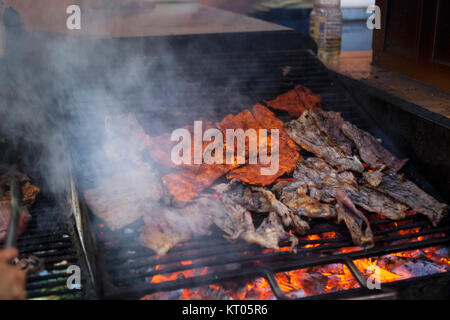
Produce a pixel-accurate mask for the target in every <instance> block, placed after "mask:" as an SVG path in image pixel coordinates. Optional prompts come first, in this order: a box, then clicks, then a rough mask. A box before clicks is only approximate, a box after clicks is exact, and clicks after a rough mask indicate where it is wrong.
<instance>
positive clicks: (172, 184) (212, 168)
mask: <svg viewBox="0 0 450 320" xmlns="http://www.w3.org/2000/svg"><path fill="white" fill-rule="evenodd" d="M233 167H235V165H225V164H206V163H202V164H201V165H200V168H199V170H198V172H194V171H191V170H180V171H178V172H172V173H169V174H167V175H165V176H163V177H162V178H161V179H162V182H163V184H164V187H165V190H166V194H167V197H166V198H167V199H166V203H169V204H170V203H172V204H176V205H184V204H186V202H188V201H191V200H192V199H193V198H195V197H198V196H199V195H200V193H201V192H202V191H203V190H205V189H206V188H208V187H209V186H211V185H212V184H213V183H214V181H215V180H217V179H218V178H220V177H221V176H223V175H224V174H225V173H227V172H228V171H230V169H232V168H233Z"/></svg>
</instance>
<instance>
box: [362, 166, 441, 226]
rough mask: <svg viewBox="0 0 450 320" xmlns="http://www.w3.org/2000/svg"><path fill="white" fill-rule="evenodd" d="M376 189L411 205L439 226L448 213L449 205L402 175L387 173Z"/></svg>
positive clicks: (434, 224)
mask: <svg viewBox="0 0 450 320" xmlns="http://www.w3.org/2000/svg"><path fill="white" fill-rule="evenodd" d="M370 187H371V186H370ZM372 188H374V187H372ZM374 189H375V190H377V191H380V192H382V193H384V194H387V195H389V196H390V197H392V198H394V199H396V200H398V201H400V202H402V203H404V204H406V205H408V206H410V207H411V209H413V210H415V211H417V212H419V213H421V214H423V215H425V216H427V217H428V219H430V221H431V223H432V224H433V226H437V225H438V224H439V222H440V221H441V220H442V219H443V218H444V217H445V216H446V215H447V213H448V208H449V207H448V205H447V204H444V203H439V202H438V201H437V200H436V199H434V198H433V197H432V196H430V195H429V194H427V193H425V191H423V190H422V189H420V188H419V187H418V186H417V185H415V184H414V183H413V182H411V181H409V180H406V179H404V178H403V176H401V175H397V174H389V175H385V176H384V177H383V180H382V182H381V183H380V184H379V186H378V187H376V188H374Z"/></svg>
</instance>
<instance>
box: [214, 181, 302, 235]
mask: <svg viewBox="0 0 450 320" xmlns="http://www.w3.org/2000/svg"><path fill="white" fill-rule="evenodd" d="M213 189H214V190H216V191H217V192H219V193H221V194H222V195H223V197H224V198H223V199H231V200H232V201H233V202H235V203H238V204H239V205H240V206H242V207H243V208H245V209H246V210H250V211H253V212H260V213H261V212H276V213H277V214H278V215H279V216H280V218H281V221H282V222H283V225H284V226H285V227H287V228H293V229H294V230H296V231H297V233H299V234H305V233H306V232H307V231H308V230H309V225H308V223H307V222H306V221H304V220H302V219H300V218H299V217H298V216H296V215H295V214H293V212H292V211H291V210H290V209H289V208H288V207H287V206H286V205H284V204H283V203H282V202H280V201H279V200H278V199H277V198H276V197H275V194H273V193H272V192H271V191H270V190H267V189H265V188H260V187H245V186H243V185H242V184H241V183H239V181H238V180H232V181H231V182H230V183H227V184H226V183H221V184H218V185H216V186H214V187H213Z"/></svg>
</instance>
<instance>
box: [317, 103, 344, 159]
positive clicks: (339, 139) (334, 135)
mask: <svg viewBox="0 0 450 320" xmlns="http://www.w3.org/2000/svg"><path fill="white" fill-rule="evenodd" d="M310 115H311V116H312V117H313V118H314V120H315V121H316V125H317V127H319V129H320V130H321V131H322V132H323V133H324V134H326V135H327V136H328V137H329V138H331V139H332V140H333V141H334V142H335V143H336V144H337V145H338V146H339V147H340V148H341V149H342V151H344V153H345V154H346V155H349V156H351V155H352V154H353V152H352V147H353V143H352V141H351V140H349V139H348V138H347V136H345V135H344V133H343V132H342V130H341V127H342V125H343V124H344V122H345V121H344V119H343V118H342V116H341V114H340V112H335V111H321V110H317V111H314V112H310Z"/></svg>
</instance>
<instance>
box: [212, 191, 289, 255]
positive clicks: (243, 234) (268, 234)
mask: <svg viewBox="0 0 450 320" xmlns="http://www.w3.org/2000/svg"><path fill="white" fill-rule="evenodd" d="M221 203H222V204H223V205H224V206H225V207H226V208H227V210H226V211H227V214H226V215H217V214H213V220H214V223H215V225H216V226H217V227H219V228H220V229H221V230H223V231H224V232H225V233H227V234H228V236H227V237H226V238H227V239H229V240H234V239H237V238H241V239H243V240H244V241H246V242H247V243H255V244H258V245H260V246H261V247H264V248H269V249H274V250H279V249H280V248H279V246H278V243H279V242H280V241H290V242H291V248H290V250H291V251H295V247H296V246H297V244H298V239H297V237H295V236H294V235H292V234H290V233H288V232H286V231H285V230H284V228H283V226H282V225H281V221H280V219H279V217H278V216H277V213H275V212H271V213H270V214H269V216H268V217H267V218H265V219H264V220H263V222H262V223H261V225H260V226H259V227H258V229H256V230H255V227H254V224H253V220H252V216H251V214H250V212H248V211H247V210H246V209H245V208H244V207H242V206H241V205H239V204H237V203H235V202H234V201H233V200H232V198H231V197H229V196H228V194H224V196H223V197H222V199H221ZM211 207H212V206H211Z"/></svg>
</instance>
